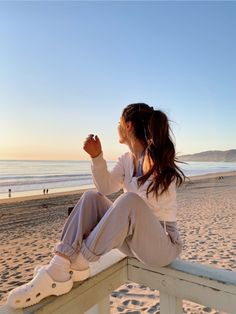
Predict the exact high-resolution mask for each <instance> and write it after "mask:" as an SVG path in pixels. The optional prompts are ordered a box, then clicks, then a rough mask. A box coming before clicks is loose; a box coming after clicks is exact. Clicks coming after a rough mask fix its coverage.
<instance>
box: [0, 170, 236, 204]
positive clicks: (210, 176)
mask: <svg viewBox="0 0 236 314" xmlns="http://www.w3.org/2000/svg"><path fill="white" fill-rule="evenodd" d="M234 175H235V176H236V171H228V172H215V173H207V174H200V175H195V176H189V177H188V178H189V179H190V181H198V180H204V179H214V178H217V177H219V176H223V177H228V176H234ZM186 182H188V180H186ZM95 189H96V188H95V187H94V186H92V185H91V186H88V187H84V186H82V187H81V188H80V187H78V188H76V189H73V190H69V188H67V189H66V190H65V191H61V192H52V193H51V192H50V193H49V194H45V195H44V194H36V195H35V194H32V195H24V196H14V197H10V198H9V197H6V198H0V204H4V203H14V202H22V201H27V200H37V199H41V200H43V199H48V198H51V197H56V196H63V195H73V194H78V193H83V192H85V191H87V190H95Z"/></svg>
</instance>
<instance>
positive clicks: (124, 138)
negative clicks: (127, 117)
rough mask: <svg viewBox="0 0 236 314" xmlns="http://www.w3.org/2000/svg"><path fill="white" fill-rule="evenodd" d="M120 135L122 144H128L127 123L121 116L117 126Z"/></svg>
mask: <svg viewBox="0 0 236 314" xmlns="http://www.w3.org/2000/svg"><path fill="white" fill-rule="evenodd" d="M117 130H118V135H119V142H120V143H121V144H127V140H128V138H127V129H126V123H125V121H124V118H122V117H121V118H120V122H119V124H118V127H117Z"/></svg>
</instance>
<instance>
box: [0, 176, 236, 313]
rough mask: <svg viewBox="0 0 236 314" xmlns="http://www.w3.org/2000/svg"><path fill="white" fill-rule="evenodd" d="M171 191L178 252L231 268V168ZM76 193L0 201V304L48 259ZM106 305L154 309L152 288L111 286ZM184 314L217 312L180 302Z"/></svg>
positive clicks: (235, 258) (234, 242)
mask: <svg viewBox="0 0 236 314" xmlns="http://www.w3.org/2000/svg"><path fill="white" fill-rule="evenodd" d="M222 177H223V178H222ZM177 193H178V208H179V209H178V226H179V229H180V233H181V236H182V239H183V242H184V248H183V252H182V253H181V256H180V257H181V258H182V259H184V260H189V261H194V262H199V263H203V264H207V265H212V266H214V267H222V268H225V269H229V270H234V271H236V234H235V230H236V228H235V227H236V217H235V216H236V215H235V214H236V173H235V172H231V173H222V174H211V175H203V176H198V177H193V178H191V180H190V181H187V182H186V183H185V184H184V185H183V186H182V187H180V188H179V189H178V190H177ZM118 195H119V194H118V193H116V194H113V195H111V196H110V198H111V199H112V200H114V199H115V198H116V197H117V196H118ZM80 196H81V192H74V191H73V192H71V193H68V192H67V193H60V194H55V195H50V194H49V195H47V196H43V195H42V196H38V197H36V196H33V197H24V198H15V199H14V198H12V199H7V200H0V221H1V223H0V243H1V244H0V252H1V255H0V276H1V277H0V304H3V303H4V302H5V300H6V297H7V293H8V291H10V290H11V289H13V288H14V287H16V286H19V285H22V284H24V283H26V282H28V281H29V280H31V279H32V278H33V269H34V267H35V266H36V265H38V264H46V263H47V262H49V261H50V259H51V256H52V254H51V251H52V248H53V246H54V244H55V242H56V241H58V239H59V236H60V232H61V229H62V227H63V224H64V221H65V219H66V218H67V208H68V207H70V206H74V205H75V204H76V203H77V201H78V199H79V197H80ZM110 304H111V313H112V314H114V313H130V314H131V313H132V314H138V313H144V314H146V313H148V314H152V313H153V314H155V313H159V297H158V292H157V291H156V290H151V289H149V288H148V287H145V286H143V285H138V284H136V283H128V284H125V285H123V286H121V287H119V289H117V290H116V291H114V292H113V293H112V294H111V297H110ZM184 313H189V314H190V313H191V314H200V313H223V312H217V311H215V310H213V309H209V308H208V307H204V306H200V305H197V304H194V303H190V302H187V301H184Z"/></svg>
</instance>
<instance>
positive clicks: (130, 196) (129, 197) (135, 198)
mask: <svg viewBox="0 0 236 314" xmlns="http://www.w3.org/2000/svg"><path fill="white" fill-rule="evenodd" d="M119 200H120V201H122V202H124V203H129V204H130V203H131V204H132V203H134V202H139V201H140V200H142V198H141V197H140V196H139V195H138V194H137V193H134V192H125V193H123V194H122V195H121V196H120V198H119Z"/></svg>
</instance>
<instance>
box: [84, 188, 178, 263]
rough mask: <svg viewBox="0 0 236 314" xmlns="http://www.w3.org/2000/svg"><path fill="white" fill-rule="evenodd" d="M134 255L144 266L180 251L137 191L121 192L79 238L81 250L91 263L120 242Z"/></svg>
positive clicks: (167, 261)
mask: <svg viewBox="0 0 236 314" xmlns="http://www.w3.org/2000/svg"><path fill="white" fill-rule="evenodd" d="M124 243H125V244H127V246H126V247H128V248H129V249H130V251H131V252H132V253H133V255H134V256H136V257H137V258H138V259H139V260H140V261H142V262H143V263H145V264H148V265H154V266H155V265H156V266H163V265H167V264H169V263H170V262H171V261H173V260H174V259H175V258H176V257H177V256H178V255H179V253H180V251H181V245H180V244H173V243H172V242H171V239H170V237H169V236H168V235H166V233H165V231H164V229H163V227H162V225H161V223H160V222H159V220H158V218H157V217H156V216H155V215H154V213H153V212H152V210H151V209H150V208H149V207H148V206H147V204H146V203H145V201H144V200H143V199H142V198H141V197H139V196H138V195H137V194H135V193H132V192H128V193H125V194H123V195H121V196H120V197H119V198H118V199H117V200H116V201H115V202H114V203H113V204H112V205H111V206H110V208H109V209H108V210H107V211H106V213H105V214H104V215H103V217H102V219H101V220H100V221H99V223H98V224H97V225H96V227H95V228H94V229H93V230H92V231H91V233H90V234H89V236H88V237H87V238H86V239H84V240H83V242H82V246H81V249H80V251H81V253H82V254H83V255H84V256H85V258H86V259H87V260H89V261H91V262H93V261H97V260H98V259H99V258H100V256H101V255H103V254H105V253H107V252H109V251H110V250H111V249H113V248H119V247H122V245H123V244H124Z"/></svg>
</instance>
